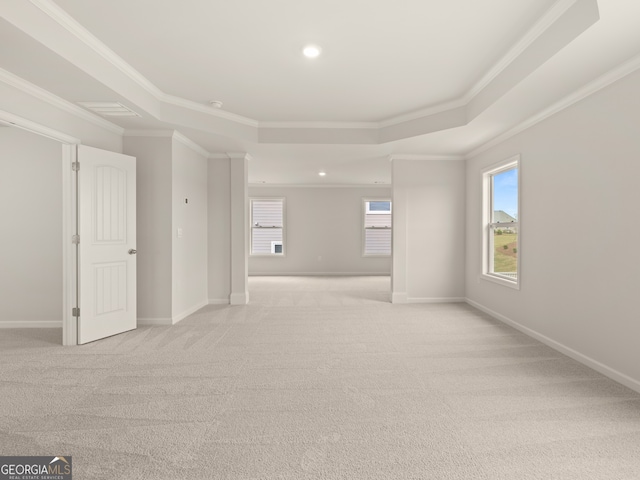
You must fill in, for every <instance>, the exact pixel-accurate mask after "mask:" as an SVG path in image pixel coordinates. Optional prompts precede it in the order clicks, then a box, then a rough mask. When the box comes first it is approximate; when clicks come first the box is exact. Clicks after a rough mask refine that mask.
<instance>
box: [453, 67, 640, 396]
mask: <svg viewBox="0 0 640 480" xmlns="http://www.w3.org/2000/svg"><path fill="white" fill-rule="evenodd" d="M639 125H640V72H636V73H634V74H632V75H629V76H628V77H626V78H624V79H622V80H620V81H618V82H616V83H615V84H613V85H611V86H609V87H608V88H606V89H604V90H602V91H600V92H598V93H596V94H595V95H593V96H591V97H588V98H586V99H584V100H582V101H581V102H579V103H577V104H575V105H573V106H571V107H569V108H568V109H565V110H563V111H562V112H560V113H558V114H556V115H554V116H553V117H551V118H549V119H547V120H545V121H544V122H542V123H540V124H538V125H536V126H534V127H532V128H530V129H528V130H526V131H525V132H523V133H521V134H519V135H517V136H515V137H513V138H511V139H509V140H507V141H505V142H504V143H502V144H500V145H498V146H496V147H494V148H491V149H490V150H488V151H486V152H484V153H482V154H480V155H478V156H477V157H475V158H473V159H472V160H470V161H468V167H467V192H468V196H467V246H466V254H467V264H466V265H467V268H466V294H467V297H468V299H469V300H470V301H472V302H475V303H476V304H477V305H479V306H481V307H483V308H485V309H488V310H490V311H492V312H494V314H496V315H498V316H501V317H502V318H503V319H505V320H510V321H513V322H516V323H517V324H518V325H519V326H521V327H523V328H525V329H528V332H529V333H532V334H534V335H538V336H539V338H542V339H543V340H545V341H547V342H548V343H550V344H552V345H554V346H556V347H557V348H560V349H564V351H565V353H568V354H570V355H572V356H574V357H575V358H579V359H580V360H582V361H585V362H586V363H588V364H590V365H591V366H593V367H595V368H597V369H600V370H601V371H603V372H606V373H607V374H609V375H611V376H613V377H614V378H616V379H618V380H619V381H622V382H623V383H626V384H627V385H631V386H633V387H634V388H636V389H640V348H638V339H639V338H640V321H638V320H639V318H640V317H639V315H638V302H637V299H638V292H639V291H640V268H639V267H640V248H638V245H640V223H639V222H638V212H637V209H638V206H640V188H638V182H639V181H640V136H639V134H638V133H639V129H638V126H639ZM518 153H519V154H521V166H520V177H521V189H522V192H521V195H522V200H521V201H522V205H521V210H520V220H521V224H520V231H521V248H520V254H521V266H520V276H521V289H520V290H519V291H518V290H513V289H510V288H507V287H504V286H501V285H496V284H493V283H489V282H487V281H485V280H480V279H479V275H480V271H481V243H482V242H481V229H482V227H481V204H482V202H481V195H482V192H481V173H480V171H481V169H482V168H483V167H484V166H487V165H490V164H492V163H495V162H497V161H500V160H503V159H506V158H508V157H509V156H512V155H514V154H518Z"/></svg>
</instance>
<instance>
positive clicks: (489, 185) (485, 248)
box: [480, 154, 522, 290]
mask: <svg viewBox="0 0 640 480" xmlns="http://www.w3.org/2000/svg"><path fill="white" fill-rule="evenodd" d="M520 160H521V159H520V154H517V155H514V156H512V157H509V158H507V159H505V160H502V161H500V162H497V163H495V164H493V165H490V166H488V167H485V168H484V169H483V170H482V273H481V275H480V278H482V279H483V280H487V281H490V282H493V283H497V284H499V285H504V286H506V287H510V288H513V289H516V290H520V280H521V278H522V250H521V249H520V243H521V240H522V219H521V213H520V212H521V211H522V202H521V196H522V188H521V182H522V174H521V172H522V170H521V161H520ZM513 168H517V169H518V212H517V215H518V216H517V220H518V221H517V222H516V223H515V225H514V224H509V225H514V226H515V227H516V228H517V229H518V239H517V241H516V242H517V247H516V248H517V249H518V272H517V277H516V279H515V280H512V279H509V278H508V277H506V276H505V275H500V274H499V273H494V272H492V271H491V267H492V265H493V254H494V252H493V248H492V246H493V244H492V242H491V238H490V236H491V233H492V231H493V229H494V228H495V227H496V226H497V225H500V223H499V222H492V220H493V218H492V214H493V182H492V179H493V177H494V176H495V175H497V174H500V173H502V172H506V171H507V170H511V169H513Z"/></svg>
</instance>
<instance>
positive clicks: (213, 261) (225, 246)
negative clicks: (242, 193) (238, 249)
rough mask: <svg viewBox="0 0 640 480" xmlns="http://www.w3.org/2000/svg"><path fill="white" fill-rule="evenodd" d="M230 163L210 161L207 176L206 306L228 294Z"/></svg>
mask: <svg viewBox="0 0 640 480" xmlns="http://www.w3.org/2000/svg"><path fill="white" fill-rule="evenodd" d="M230 162H231V160H229V159H226V158H225V159H210V160H209V174H208V209H207V216H208V245H209V249H208V283H209V302H211V303H229V295H230V294H231V234H230V231H231V163H230Z"/></svg>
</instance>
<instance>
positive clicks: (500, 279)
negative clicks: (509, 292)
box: [479, 273, 520, 290]
mask: <svg viewBox="0 0 640 480" xmlns="http://www.w3.org/2000/svg"><path fill="white" fill-rule="evenodd" d="M479 278H480V279H482V280H485V281H487V282H491V283H497V284H498V285H504V286H505V287H509V288H513V289H514V290H520V282H519V281H516V282H514V281H513V280H507V279H506V278H503V277H500V276H498V275H492V274H490V273H483V274H482V275H480V277H479Z"/></svg>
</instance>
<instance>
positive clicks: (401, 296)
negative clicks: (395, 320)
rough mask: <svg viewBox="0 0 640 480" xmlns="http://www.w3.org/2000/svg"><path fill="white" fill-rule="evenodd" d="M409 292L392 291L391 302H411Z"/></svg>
mask: <svg viewBox="0 0 640 480" xmlns="http://www.w3.org/2000/svg"><path fill="white" fill-rule="evenodd" d="M408 300H409V299H408V297H407V292H391V303H409V302H408Z"/></svg>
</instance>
